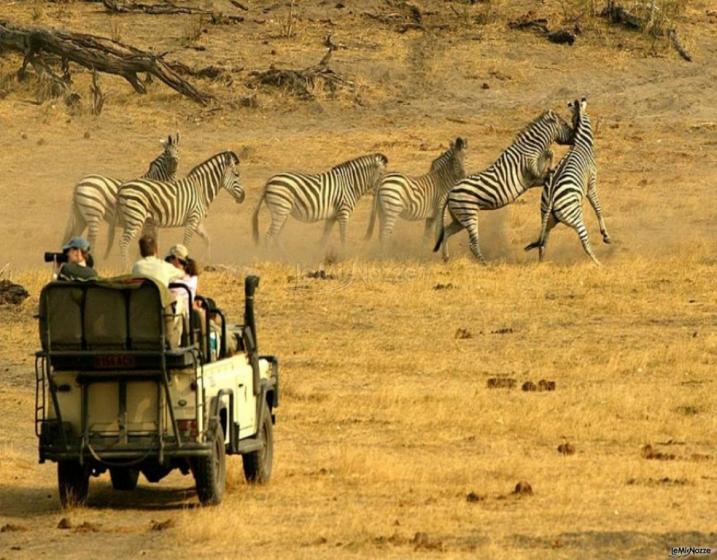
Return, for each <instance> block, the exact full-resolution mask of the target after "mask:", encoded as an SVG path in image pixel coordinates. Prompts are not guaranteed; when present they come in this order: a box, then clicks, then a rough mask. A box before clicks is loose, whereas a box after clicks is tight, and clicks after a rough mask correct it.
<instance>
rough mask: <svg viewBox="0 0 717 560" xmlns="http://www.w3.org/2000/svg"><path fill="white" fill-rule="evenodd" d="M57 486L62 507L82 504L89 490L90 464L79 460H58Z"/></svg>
mask: <svg viewBox="0 0 717 560" xmlns="http://www.w3.org/2000/svg"><path fill="white" fill-rule="evenodd" d="M57 486H58V488H59V490H60V504H62V507H63V508H67V507H72V506H83V505H85V504H86V503H87V494H88V493H89V490H90V466H89V465H88V464H87V463H85V464H84V465H80V462H79V461H58V463H57Z"/></svg>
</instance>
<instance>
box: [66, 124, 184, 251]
mask: <svg viewBox="0 0 717 560" xmlns="http://www.w3.org/2000/svg"><path fill="white" fill-rule="evenodd" d="M161 142H162V144H163V145H164V151H163V152H162V153H161V154H160V155H159V156H158V157H157V158H156V159H155V160H154V161H152V162H151V163H150V164H149V169H148V170H147V173H145V174H144V175H143V178H146V179H156V180H159V181H173V180H174V174H175V173H176V171H177V164H178V163H179V134H177V135H176V136H174V137H172V136H171V135H170V136H167V139H166V140H161ZM121 184H122V181H121V180H120V179H115V178H114V177H106V176H104V175H86V176H85V177H83V178H82V179H81V180H80V181H79V182H78V183H77V184H76V185H75V188H74V190H73V193H72V203H71V209H70V217H69V219H68V221H67V226H66V227H65V234H64V236H63V243H65V242H67V241H68V240H69V239H71V238H72V237H76V236H79V235H82V233H83V232H84V231H85V229H87V230H88V234H87V240H88V241H89V243H90V247H94V245H95V240H96V239H97V233H98V231H99V227H100V223H101V222H102V221H103V220H105V221H106V222H107V223H108V225H109V232H108V237H107V250H106V251H105V258H107V256H108V255H109V252H110V250H111V249H112V243H113V241H114V233H115V231H114V225H113V224H114V221H115V206H116V205H117V191H118V190H119V187H120V185H121Z"/></svg>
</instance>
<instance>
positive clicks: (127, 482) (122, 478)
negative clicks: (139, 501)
mask: <svg viewBox="0 0 717 560" xmlns="http://www.w3.org/2000/svg"><path fill="white" fill-rule="evenodd" d="M138 478H139V470H137V469H132V468H129V467H115V468H111V469H110V480H112V488H114V489H115V490H134V489H135V488H137V479H138Z"/></svg>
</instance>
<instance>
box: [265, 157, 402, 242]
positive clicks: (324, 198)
mask: <svg viewBox="0 0 717 560" xmlns="http://www.w3.org/2000/svg"><path fill="white" fill-rule="evenodd" d="M387 163H388V158H387V157H386V156H385V155H383V154H370V155H366V156H361V157H358V158H356V159H352V160H349V161H346V162H344V163H342V164H340V165H337V166H335V167H332V168H331V169H330V170H329V171H326V172H324V173H319V174H316V175H307V174H304V173H280V174H278V175H274V176H273V177H272V178H271V179H269V180H268V181H267V183H266V185H265V186H264V192H263V193H262V195H261V198H260V199H259V203H258V204H257V206H256V209H255V210H254V216H253V220H252V230H253V236H254V242H255V243H258V242H259V209H260V208H261V205H262V203H264V202H266V205H267V207H268V208H269V212H270V213H271V226H270V227H269V230H268V231H267V233H266V240H267V243H269V242H270V241H272V240H273V241H274V242H276V243H278V237H279V234H280V233H281V230H282V228H283V227H284V224H285V223H286V220H287V218H288V217H289V215H291V216H293V217H294V218H296V219H298V220H300V221H302V222H316V221H319V220H326V222H325V225H324V234H323V236H322V238H321V244H322V245H325V244H326V242H327V241H328V239H329V236H330V235H331V230H332V228H333V227H334V224H335V223H336V222H338V223H339V228H340V233H341V245H342V247H345V246H346V229H347V227H348V223H349V217H350V216H351V212H353V210H354V208H355V206H356V203H357V202H358V200H359V198H361V196H362V195H364V194H365V193H367V192H368V191H370V190H373V189H375V188H376V186H377V185H378V183H379V181H380V180H381V178H382V177H383V174H384V172H385V170H386V164H387Z"/></svg>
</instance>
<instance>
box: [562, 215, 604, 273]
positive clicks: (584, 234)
mask: <svg viewBox="0 0 717 560" xmlns="http://www.w3.org/2000/svg"><path fill="white" fill-rule="evenodd" d="M568 225H569V226H570V227H572V228H573V229H574V230H575V232H576V233H577V234H578V237H580V243H582V245H583V249H585V252H586V253H587V254H588V256H589V257H590V258H591V259H592V260H593V262H594V263H595V264H596V265H598V266H600V261H599V260H598V259H597V257H596V256H595V253H593V249H592V247H591V245H590V239H589V238H588V230H587V228H586V227H585V220H583V213H582V211H581V212H579V213H578V214H577V215H576V216H575V218H574V219H573V220H571V221H570V223H569V224H568Z"/></svg>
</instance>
